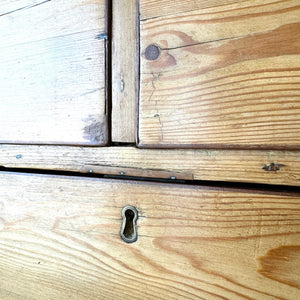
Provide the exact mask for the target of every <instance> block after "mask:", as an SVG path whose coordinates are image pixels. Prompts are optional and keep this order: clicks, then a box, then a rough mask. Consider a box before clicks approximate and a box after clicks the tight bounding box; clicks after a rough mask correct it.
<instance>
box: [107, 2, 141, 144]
mask: <svg viewBox="0 0 300 300" xmlns="http://www.w3.org/2000/svg"><path fill="white" fill-rule="evenodd" d="M112 12H113V16H112V81H111V85H112V99H111V100H112V116H111V122H112V125H111V136H112V141H113V142H123V143H134V142H135V141H136V131H137V130H136V126H137V125H136V117H137V116H136V114H137V113H136V110H137V108H136V103H137V71H138V70H137V66H138V53H137V43H138V42H137V4H136V0H113V1H112Z"/></svg>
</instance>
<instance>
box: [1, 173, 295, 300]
mask: <svg viewBox="0 0 300 300" xmlns="http://www.w3.org/2000/svg"><path fill="white" fill-rule="evenodd" d="M0 180H1V186H0V278H1V281H0V298H1V299H291V300H295V299H299V296H300V292H299V288H300V274H299V269H300V234H299V229H300V227H299V217H300V215H299V211H300V202H299V200H300V198H299V197H300V195H299V196H291V195H290V196H288V195H267V194H263V193H251V192H238V191H225V190H224V191H223V190H218V189H214V190H210V189H208V188H201V187H191V186H190V187H184V186H176V185H167V184H147V183H141V182H140V183H138V184H137V183H135V182H125V181H123V182H122V181H108V180H98V179H80V178H72V177H70V178H66V177H62V178H58V177H51V176H28V175H13V174H3V173H1V174H0ZM128 204H131V205H133V206H135V207H136V208H137V209H138V211H139V220H138V241H137V242H136V243H134V244H126V243H124V242H123V241H122V240H121V239H120V236H119V232H120V228H121V223H122V220H121V210H122V208H123V207H124V206H125V205H128Z"/></svg>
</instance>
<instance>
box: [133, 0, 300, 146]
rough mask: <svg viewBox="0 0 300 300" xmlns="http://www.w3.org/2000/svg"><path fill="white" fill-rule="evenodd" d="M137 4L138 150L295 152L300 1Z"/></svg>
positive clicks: (298, 141)
mask: <svg viewBox="0 0 300 300" xmlns="http://www.w3.org/2000/svg"><path fill="white" fill-rule="evenodd" d="M192 2H193V3H194V4H191V6H187V4H188V3H192ZM140 6H141V22H140V29H141V82H140V107H139V108H140V109H139V120H140V122H139V144H140V146H141V147H206V148H212V147H214V148H229V147H231V148H268V149H280V148H282V149H299V148H300V135H299V131H300V95H299V86H300V85H299V84H300V82H299V76H300V73H299V72H300V64H299V62H300V55H299V54H300V42H299V41H300V36H299V32H300V23H299V15H300V7H299V1H297V0H289V1H270V0H264V1H259V2H257V1H254V0H249V1H221V0H220V1H167V0H165V1H155V0H153V1H146V0H141V1H140ZM177 7H178V10H177ZM151 44H154V45H156V46H158V47H159V49H160V55H159V57H158V59H156V60H148V59H147V58H146V57H145V50H146V48H147V47H148V46H149V45H151Z"/></svg>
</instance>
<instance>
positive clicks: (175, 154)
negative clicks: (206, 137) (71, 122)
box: [0, 145, 300, 186]
mask: <svg viewBox="0 0 300 300" xmlns="http://www.w3.org/2000/svg"><path fill="white" fill-rule="evenodd" d="M0 166H4V167H7V168H29V169H30V168H32V169H49V170H60V171H74V172H89V171H90V170H92V171H93V172H94V173H98V174H111V175H121V174H124V175H129V176H141V177H150V178H151V177H152V178H153V177H154V178H155V177H156V178H171V177H172V176H175V177H176V178H177V179H186V180H193V179H194V180H214V181H232V182H248V183H251V182H252V183H267V184H282V185H295V186H300V153H299V151H262V150H249V151H245V150H163V149H160V150H159V149H158V150H155V149H136V148H134V147H107V148H89V147H81V148H79V147H61V146H15V145H2V146H1V147H0Z"/></svg>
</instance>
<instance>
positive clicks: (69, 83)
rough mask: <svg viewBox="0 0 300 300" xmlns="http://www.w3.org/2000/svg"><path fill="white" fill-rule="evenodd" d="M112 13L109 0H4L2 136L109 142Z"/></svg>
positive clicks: (0, 14)
mask: <svg viewBox="0 0 300 300" xmlns="http://www.w3.org/2000/svg"><path fill="white" fill-rule="evenodd" d="M105 13H106V5H105V0H97V1H88V0H74V1H67V0H63V1H58V0H52V1H28V0H21V1H8V0H4V1H1V7H0V30H1V44H0V142H1V143H25V144H30V143H34V144H45V143H46V144H52V143H53V144H76V145H78V144H81V145H82V144H89V145H105V144H106V142H107V121H106V112H105V109H106V103H105V31H106V28H105V24H106V20H105V19H106V18H105Z"/></svg>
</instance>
